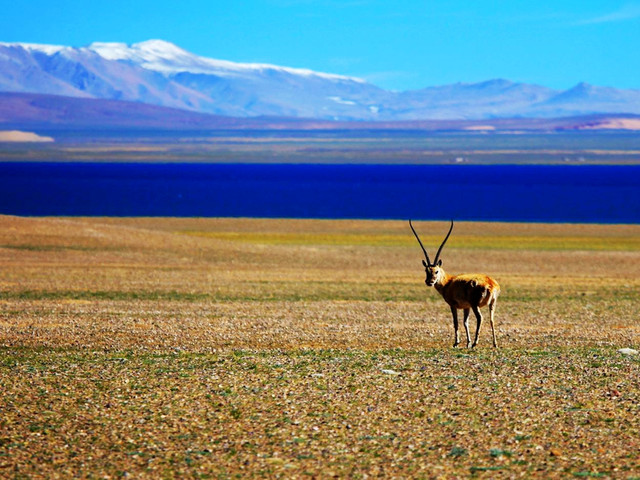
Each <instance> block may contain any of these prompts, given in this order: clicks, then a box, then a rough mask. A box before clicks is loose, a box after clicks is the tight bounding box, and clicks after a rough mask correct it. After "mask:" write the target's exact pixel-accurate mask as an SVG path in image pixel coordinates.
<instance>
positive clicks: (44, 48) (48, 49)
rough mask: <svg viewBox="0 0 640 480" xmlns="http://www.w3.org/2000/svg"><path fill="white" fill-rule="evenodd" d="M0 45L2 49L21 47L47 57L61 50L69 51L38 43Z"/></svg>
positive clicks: (0, 43)
mask: <svg viewBox="0 0 640 480" xmlns="http://www.w3.org/2000/svg"><path fill="white" fill-rule="evenodd" d="M0 45H2V46H4V47H22V48H24V49H25V50H30V51H36V52H43V53H46V54H47V55H55V54H56V53H58V52H62V51H63V50H69V49H70V48H69V47H64V46H62V45H43V44H40V43H18V42H16V43H7V42H0Z"/></svg>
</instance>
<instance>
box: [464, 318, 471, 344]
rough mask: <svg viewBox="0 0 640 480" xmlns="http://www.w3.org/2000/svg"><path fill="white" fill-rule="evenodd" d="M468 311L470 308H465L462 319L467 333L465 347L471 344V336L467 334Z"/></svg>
mask: <svg viewBox="0 0 640 480" xmlns="http://www.w3.org/2000/svg"><path fill="white" fill-rule="evenodd" d="M469 313H471V310H470V309H469V308H465V309H464V319H463V321H462V323H463V325H464V331H465V332H466V333H467V348H469V347H470V346H471V336H470V335H469Z"/></svg>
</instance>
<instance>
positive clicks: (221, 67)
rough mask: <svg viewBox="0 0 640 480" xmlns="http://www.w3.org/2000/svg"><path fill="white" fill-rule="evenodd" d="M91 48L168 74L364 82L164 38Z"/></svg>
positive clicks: (112, 57) (109, 56) (93, 46)
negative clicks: (218, 54)
mask: <svg viewBox="0 0 640 480" xmlns="http://www.w3.org/2000/svg"><path fill="white" fill-rule="evenodd" d="M88 48H89V50H92V51H94V52H96V53H97V54H98V55H100V56H102V57H104V58H106V59H108V60H125V61H130V62H133V63H136V64H138V65H140V66H141V67H143V68H146V69H148V70H154V71H157V72H161V73H164V74H166V75H170V74H175V73H179V72H189V73H204V74H213V75H219V76H242V75H246V74H252V73H253V74H255V73H259V72H263V71H269V70H270V71H279V72H283V73H289V74H293V75H303V76H306V77H313V76H315V77H321V78H325V79H331V80H347V81H354V82H358V83H364V81H363V80H361V79H359V78H353V77H346V76H342V75H335V74H329V73H320V72H315V71H313V70H307V69H301V68H289V67H280V66H277V65H270V64H261V63H235V62H230V61H226V60H215V59H212V58H207V57H201V56H199V55H195V54H193V53H190V52H187V51H186V50H184V49H182V48H180V47H178V46H177V45H174V44H173V43H171V42H167V41H165V40H147V41H145V42H140V43H134V44H133V45H126V44H124V43H101V42H96V43H92V44H91V45H90V46H89V47H88Z"/></svg>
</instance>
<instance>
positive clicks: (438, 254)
mask: <svg viewBox="0 0 640 480" xmlns="http://www.w3.org/2000/svg"><path fill="white" fill-rule="evenodd" d="M452 230H453V220H451V228H449V233H447V236H446V237H445V238H444V242H442V245H440V248H439V249H438V253H436V259H435V260H434V261H433V264H434V265H435V264H436V263H438V259H439V258H440V252H441V251H442V247H444V244H445V243H447V240H449V235H451V231H452Z"/></svg>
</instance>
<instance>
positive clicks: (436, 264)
mask: <svg viewBox="0 0 640 480" xmlns="http://www.w3.org/2000/svg"><path fill="white" fill-rule="evenodd" d="M409 226H410V227H411V230H412V231H413V234H414V235H415V236H416V239H417V240H418V243H419V244H420V247H422V251H423V252H424V257H425V260H426V261H425V260H422V265H424V269H425V272H426V274H427V278H426V279H425V281H424V283H426V284H427V286H428V287H433V286H434V285H435V284H437V283H442V280H444V276H445V273H444V269H443V268H442V260H440V252H442V247H444V244H445V243H447V240H449V235H451V231H452V230H453V220H451V227H450V228H449V233H447V236H446V237H445V238H444V241H443V242H442V244H441V245H440V248H439V249H438V253H436V258H435V260H434V261H433V263H432V262H431V260H429V254H428V253H427V250H426V249H425V248H424V245H422V242H421V241H420V237H419V236H418V234H417V233H416V230H415V228H413V224H412V223H411V220H409Z"/></svg>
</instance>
